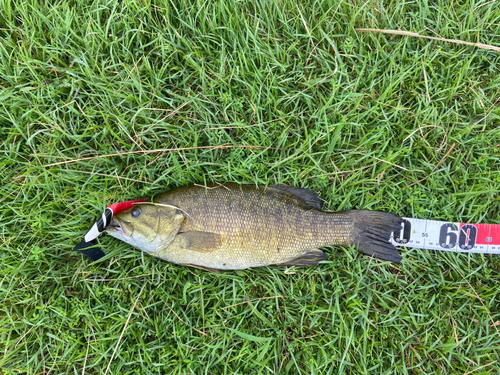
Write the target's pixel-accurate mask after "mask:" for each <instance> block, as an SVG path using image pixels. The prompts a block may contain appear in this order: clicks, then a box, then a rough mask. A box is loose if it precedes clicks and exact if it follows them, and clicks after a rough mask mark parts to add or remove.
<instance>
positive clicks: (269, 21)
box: [0, 0, 500, 375]
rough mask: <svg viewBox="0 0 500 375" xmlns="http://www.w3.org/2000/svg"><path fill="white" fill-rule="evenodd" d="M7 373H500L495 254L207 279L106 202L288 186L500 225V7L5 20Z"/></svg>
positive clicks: (15, 5) (3, 313)
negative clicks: (131, 235)
mask: <svg viewBox="0 0 500 375" xmlns="http://www.w3.org/2000/svg"><path fill="white" fill-rule="evenodd" d="M0 7H1V8H0V142H1V145H0V170H1V177H2V182H1V183H0V212H1V214H0V247H1V250H0V259H1V264H2V266H1V267H0V280H1V284H0V307H1V308H0V351H1V352H2V353H3V355H2V358H0V368H2V370H3V373H5V374H21V373H22V374H24V373H26V374H42V373H43V374H49V373H50V374H68V373H72V374H132V373H142V374H165V373H172V374H190V373H193V374H201V373H203V374H233V373H238V374H251V373H252V374H253V373H262V374H286V373H290V374H296V373H302V374H366V373H373V374H398V375H399V374H444V373H453V374H475V375H479V374H498V373H500V362H497V361H498V359H499V355H498V351H499V348H500V333H499V329H500V327H499V325H500V308H499V307H500V300H499V299H500V288H499V280H498V272H499V270H500V258H499V256H495V255H480V254H457V253H447V252H435V251H428V250H427V251H426V250H421V249H402V250H401V252H400V253H401V254H402V255H403V261H402V262H401V263H399V264H393V263H388V262H381V261H377V260H374V259H370V258H368V257H366V256H362V255H358V254H357V253H356V251H355V249H344V248H337V247H336V248H328V249H325V251H326V252H327V253H328V254H329V259H328V260H327V261H324V262H322V263H321V264H320V265H318V266H315V267H306V268H295V269H294V268H284V267H282V268H278V267H269V268H260V269H250V270H244V271H233V272H223V273H221V274H212V273H208V272H206V271H203V270H198V269H190V268H187V267H182V266H177V265H172V264H169V263H168V262H164V261H161V260H159V259H155V258H152V257H149V256H147V255H144V254H141V253H140V252H139V251H137V250H134V249H132V248H131V247H130V246H128V245H126V244H124V243H121V242H119V241H117V240H115V239H113V238H111V237H109V236H106V235H104V236H102V237H100V238H99V241H100V244H101V246H102V248H103V249H104V251H105V252H106V253H107V256H106V257H105V258H104V259H103V260H102V261H100V262H98V263H95V264H92V263H90V262H89V261H88V259H86V258H84V257H83V256H82V255H80V254H78V253H74V252H72V251H71V250H72V248H73V247H74V246H75V245H76V244H77V243H78V242H80V241H81V240H82V236H83V234H84V233H85V232H86V230H87V229H88V227H89V226H90V225H91V224H92V223H93V222H94V220H95V218H96V217H97V216H98V215H100V214H101V212H102V211H103V210H104V208H105V207H106V206H107V205H109V204H111V203H114V202H118V201H121V200H128V199H134V198H139V197H150V196H151V195H153V194H155V193H158V192H162V191H165V190H168V189H170V188H173V187H177V186H182V185H185V184H188V183H198V184H204V183H206V182H223V181H232V182H238V183H255V184H275V183H280V184H290V185H294V186H299V187H306V188H309V189H312V190H313V191H315V192H317V193H319V194H320V195H321V196H322V197H323V198H324V200H325V208H326V209H330V210H343V209H351V208H359V209H361V208H362V209H376V210H385V211H390V212H395V213H398V214H400V215H403V216H408V217H415V218H423V219H430V218H433V219H436V220H451V221H460V222H473V223H491V224H494V223H497V224H499V223H500V204H499V203H500V196H499V193H498V192H499V190H500V173H499V169H500V168H499V165H500V151H499V150H500V126H499V124H500V121H499V120H500V107H499V105H498V104H499V100H500V99H499V98H500V52H498V51H495V50H489V49H484V48H478V47H475V46H471V45H462V44H458V43H455V42H450V41H443V40H429V39H423V38H419V37H416V36H405V35H390V34H381V33H374V32H366V31H359V30H356V29H357V28H372V29H385V30H399V31H410V32H414V33H419V34H420V35H424V36H432V37H438V38H446V39H456V40H461V41H466V42H470V43H483V44H487V45H491V46H497V47H498V46H500V37H499V35H500V7H498V4H497V3H496V2H495V1H486V0H485V1H444V0H437V1H433V2H427V1H419V2H401V1H377V0H375V1H367V2H364V1H357V0H353V1H348V2H345V1H340V2H338V1H320V0H307V1H263V0H262V1H238V0H227V1H219V2H215V1H205V2H202V1H176V0H172V1H151V0H141V1H139V0H128V1H118V0H107V1H90V0H89V1H78V2H76V1H69V0H61V1H57V2H50V1H48V2H40V1H36V2H35V1H20V0H18V1H15V0H11V1H9V0H7V1H3V2H1V5H0Z"/></svg>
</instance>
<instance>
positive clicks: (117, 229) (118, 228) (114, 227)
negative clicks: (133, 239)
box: [106, 219, 132, 237]
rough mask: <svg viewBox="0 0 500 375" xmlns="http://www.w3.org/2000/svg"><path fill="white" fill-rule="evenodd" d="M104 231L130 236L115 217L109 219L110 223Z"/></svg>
mask: <svg viewBox="0 0 500 375" xmlns="http://www.w3.org/2000/svg"><path fill="white" fill-rule="evenodd" d="M106 232H108V233H110V234H111V235H113V234H120V235H122V236H126V237H130V235H131V234H132V233H130V235H129V234H128V233H127V232H126V231H125V228H124V226H122V225H121V223H120V222H119V221H118V220H116V219H111V223H109V225H108V226H107V227H106Z"/></svg>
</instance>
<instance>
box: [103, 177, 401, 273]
mask: <svg viewBox="0 0 500 375" xmlns="http://www.w3.org/2000/svg"><path fill="white" fill-rule="evenodd" d="M321 205H322V201H321V200H320V199H319V197H318V195H317V194H316V193H314V192H313V191H311V190H308V189H303V188H296V187H292V186H287V185H272V186H268V187H267V188H266V187H264V186H255V185H238V184H235V183H224V184H213V185H208V186H206V187H204V186H199V185H189V186H184V187H180V188H176V189H173V190H171V191H169V192H166V193H163V194H159V195H157V196H156V197H154V199H153V201H152V202H148V203H146V202H143V203H139V204H137V205H136V206H133V207H131V208H130V209H127V210H125V211H123V212H120V213H119V214H117V215H116V216H114V218H113V220H112V222H111V224H110V225H109V226H108V227H107V229H106V231H107V233H108V234H110V235H111V236H113V237H115V238H117V239H119V240H122V241H124V242H126V243H128V244H130V245H132V246H134V247H136V248H138V249H140V250H142V251H145V252H146V253H148V254H150V255H152V256H155V257H158V258H161V259H164V260H167V261H169V262H172V263H177V264H182V265H188V266H192V267H197V268H202V269H206V270H210V271H217V270H237V269H245V268H249V267H261V266H268V265H287V266H291V265H296V266H309V265H314V264H317V263H318V262H320V261H321V260H324V259H326V258H327V256H326V255H325V253H323V251H321V250H320V249H319V248H320V247H325V246H334V245H339V246H344V247H348V246H351V245H354V246H357V248H358V251H359V252H361V253H363V254H366V255H370V256H374V257H376V258H379V259H383V260H388V261H392V262H399V261H401V259H402V258H401V256H400V255H398V253H397V249H396V247H394V246H393V245H392V244H391V243H390V242H389V239H390V235H391V232H393V231H394V230H397V229H399V228H400V226H401V220H402V219H401V217H399V216H397V215H394V214H391V213H387V212H381V211H369V210H350V211H343V212H329V211H322V210H321Z"/></svg>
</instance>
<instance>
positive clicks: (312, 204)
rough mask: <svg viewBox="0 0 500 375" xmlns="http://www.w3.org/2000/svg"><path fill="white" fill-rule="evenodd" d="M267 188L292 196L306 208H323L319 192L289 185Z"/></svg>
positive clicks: (298, 203)
mask: <svg viewBox="0 0 500 375" xmlns="http://www.w3.org/2000/svg"><path fill="white" fill-rule="evenodd" d="M267 190H269V191H272V192H273V193H276V194H280V195H282V196H286V197H288V198H291V199H292V200H294V201H295V202H296V204H297V205H299V206H301V207H303V208H306V209H314V210H321V206H322V205H323V201H322V200H321V199H320V197H319V196H318V194H316V193H315V192H314V191H312V190H309V189H304V188H298V187H295V186H289V185H271V186H269V187H268V188H267Z"/></svg>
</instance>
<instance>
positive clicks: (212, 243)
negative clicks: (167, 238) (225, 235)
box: [177, 232, 222, 253]
mask: <svg viewBox="0 0 500 375" xmlns="http://www.w3.org/2000/svg"><path fill="white" fill-rule="evenodd" d="M177 237H179V240H181V241H182V242H181V243H182V247H183V248H184V249H186V250H192V251H198V252H200V253H211V252H212V251H215V250H217V249H218V248H219V246H220V244H221V242H222V236H221V235H219V234H216V233H210V232H185V233H180V234H178V235H177Z"/></svg>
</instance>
